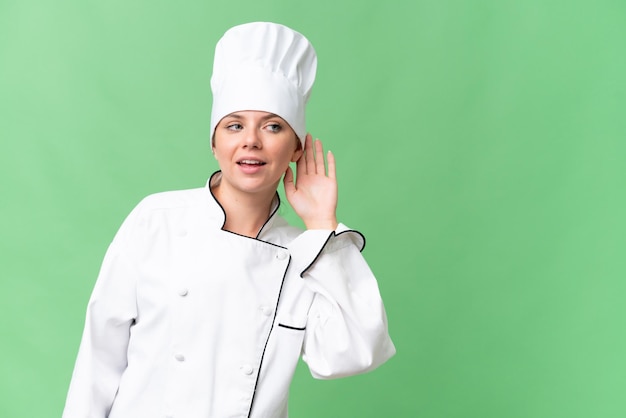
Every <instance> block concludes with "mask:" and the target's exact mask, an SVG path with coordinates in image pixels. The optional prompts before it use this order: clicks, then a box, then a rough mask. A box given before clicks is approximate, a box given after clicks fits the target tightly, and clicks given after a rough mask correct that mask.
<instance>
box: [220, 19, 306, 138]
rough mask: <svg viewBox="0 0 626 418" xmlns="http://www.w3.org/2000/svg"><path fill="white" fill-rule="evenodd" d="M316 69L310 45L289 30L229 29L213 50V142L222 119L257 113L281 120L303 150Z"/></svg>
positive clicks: (259, 25)
mask: <svg viewBox="0 0 626 418" xmlns="http://www.w3.org/2000/svg"><path fill="white" fill-rule="evenodd" d="M316 69H317V55H316V54H315V50H314V49H313V46H312V45H311V43H310V42H309V41H308V40H307V39H306V38H305V37H304V36H303V35H302V34H300V33H298V32H296V31H294V30H292V29H290V28H288V27H286V26H283V25H279V24H276V23H268V22H254V23H246V24H243V25H239V26H235V27H233V28H231V29H229V30H228V31H226V33H225V34H224V36H222V38H221V39H220V40H219V42H218V43H217V45H216V47H215V59H214V61H213V75H212V77H211V90H212V92H213V107H212V110H211V138H213V136H214V134H215V127H216V126H217V124H218V123H219V121H220V120H222V118H223V117H224V116H226V115H228V114H230V113H233V112H238V111H244V110H258V111H263V112H270V113H274V114H276V115H278V116H280V117H281V118H283V119H284V120H285V121H286V122H287V123H288V124H289V125H290V126H291V128H292V129H293V130H294V131H295V133H296V135H297V136H298V138H299V139H300V142H302V144H304V138H305V135H306V126H305V106H306V103H307V101H308V100H309V96H310V94H311V87H313V82H314V81H315V72H316Z"/></svg>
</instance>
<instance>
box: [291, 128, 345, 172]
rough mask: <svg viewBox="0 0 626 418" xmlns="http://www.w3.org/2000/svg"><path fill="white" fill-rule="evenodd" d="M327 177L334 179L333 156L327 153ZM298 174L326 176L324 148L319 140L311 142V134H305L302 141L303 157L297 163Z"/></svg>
mask: <svg viewBox="0 0 626 418" xmlns="http://www.w3.org/2000/svg"><path fill="white" fill-rule="evenodd" d="M326 159H327V161H328V177H330V178H333V179H335V178H336V168H335V167H336V165H335V156H334V154H333V153H332V152H330V151H328V153H327V155H326ZM296 167H297V170H298V173H303V174H311V175H314V174H321V175H326V162H325V161H324V146H323V145H322V141H320V140H319V139H316V140H315V141H314V140H313V137H312V136H311V134H307V135H306V138H305V140H304V155H303V156H302V157H301V158H300V159H299V160H298V162H297V166H296Z"/></svg>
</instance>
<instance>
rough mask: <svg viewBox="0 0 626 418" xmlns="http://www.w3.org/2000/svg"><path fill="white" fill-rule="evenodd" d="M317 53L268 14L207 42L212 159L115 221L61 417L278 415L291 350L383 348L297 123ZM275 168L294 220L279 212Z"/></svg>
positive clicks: (332, 366) (373, 356)
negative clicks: (194, 178) (202, 177)
mask: <svg viewBox="0 0 626 418" xmlns="http://www.w3.org/2000/svg"><path fill="white" fill-rule="evenodd" d="M316 63H317V59H316V55H315V52H314V50H313V48H312V46H311V45H310V44H309V42H308V41H307V40H306V38H304V37H303V36H302V35H301V34H299V33H297V32H294V31H293V30H291V29H289V28H287V27H285V26H281V25H277V24H272V23H250V24H245V25H241V26H236V27H234V28H232V29H230V30H229V31H227V32H226V34H224V36H223V37H222V39H221V40H220V41H219V42H218V45H217V47H216V51H215V61H214V69H213V76H212V78H211V88H212V91H213V108H212V113H211V132H212V135H211V136H212V138H211V141H212V149H213V153H214V155H215V158H216V159H217V161H218V164H219V167H220V171H218V172H216V173H214V174H213V175H212V176H211V178H210V179H209V181H208V182H207V186H206V187H205V188H201V189H192V190H183V191H174V192H165V193H159V194H156V195H152V196H149V197H147V198H146V199H144V200H143V201H142V202H141V203H140V204H139V205H138V206H137V207H136V208H135V209H134V210H133V211H132V212H131V214H130V215H129V217H128V218H127V219H126V220H125V222H124V224H123V225H122V227H121V228H120V230H119V232H118V233H117V235H116V236H115V239H114V240H113V242H112V243H111V246H110V247H109V249H108V251H107V254H106V256H105V259H104V262H103V265H102V269H101V272H100V274H99V277H98V280H97V283H96V286H95V288H94V291H93V294H92V296H91V299H90V302H89V306H88V309H87V319H86V323H85V330H84V333H83V339H82V341H81V346H80V350H79V354H78V358H77V361H76V366H75V369H74V374H73V377H72V382H71V385H70V390H69V393H68V398H67V403H66V407H65V411H64V415H63V416H64V417H65V418H74V417H76V418H77V417H81V418H84V417H98V418H103V417H110V418H119V417H123V418H144V417H150V418H152V417H166V416H170V417H217V418H222V417H286V416H287V409H288V408H287V397H288V392H289V384H290V382H291V379H292V376H293V372H294V370H295V367H296V364H297V361H298V358H299V357H300V355H302V357H303V359H304V360H305V361H306V362H307V364H308V366H309V368H310V370H311V373H312V374H313V376H315V377H317V378H321V379H326V378H334V377H342V376H349V375H353V374H357V373H362V372H366V371H368V370H372V369H374V368H375V367H377V366H378V365H380V364H381V363H383V362H384V361H386V360H387V359H388V358H389V357H391V356H392V355H393V354H394V353H395V348H394V346H393V343H392V342H391V340H390V338H389V335H388V332H387V321H386V316H385V311H384V308H383V304H382V301H381V299H380V295H379V291H378V287H377V283H376V279H375V278H374V276H373V275H372V273H371V271H370V269H369V268H368V266H367V264H366V262H365V260H364V259H363V257H362V256H361V253H360V251H361V250H362V248H363V245H364V238H363V236H362V235H361V234H359V233H358V232H355V231H352V230H350V229H348V228H347V227H346V226H344V225H343V224H340V223H338V222H337V219H336V213H335V209H336V205H337V183H336V180H335V160H334V157H333V155H332V154H331V153H330V152H329V153H328V157H327V158H328V174H326V167H325V162H324V155H323V149H322V144H321V142H320V141H315V142H313V141H312V138H311V136H310V135H308V134H306V129H305V118H304V110H305V104H306V101H307V100H308V97H309V94H310V90H311V87H312V85H313V81H314V78H315V71H316ZM290 162H297V164H296V170H297V172H296V176H295V179H294V175H293V173H292V171H291V168H289V163H290ZM283 175H284V187H285V193H286V196H287V199H288V200H289V202H290V203H291V205H292V207H293V209H294V210H295V212H296V213H297V214H298V215H299V216H300V217H301V218H302V220H303V222H304V224H305V226H306V231H301V230H299V229H297V228H294V227H291V226H289V225H288V224H287V223H286V222H285V220H284V219H283V218H282V217H281V216H279V215H278V214H277V212H278V208H279V205H280V201H279V198H278V194H277V193H276V189H277V187H278V184H279V182H280V179H281V177H283Z"/></svg>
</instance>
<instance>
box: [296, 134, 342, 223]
mask: <svg viewBox="0 0 626 418" xmlns="http://www.w3.org/2000/svg"><path fill="white" fill-rule="evenodd" d="M313 148H315V152H314V151H313ZM326 158H327V160H328V175H327V174H326V167H325V164H324V149H323V147H322V141H320V140H319V139H316V140H315V141H313V138H312V137H311V135H310V134H307V136H306V139H305V141H304V153H303V154H302V156H301V157H300V159H299V160H298V161H297V162H296V179H295V182H294V178H293V171H292V170H291V167H288V168H287V171H286V172H285V179H284V184H285V195H286V196H287V200H288V201H289V203H290V204H291V206H292V207H293V209H294V210H295V211H296V213H297V214H298V216H299V217H300V218H302V221H303V222H304V224H305V225H306V227H307V229H331V230H334V229H335V228H337V178H336V171H335V156H334V155H333V153H332V152H330V151H328V155H327V157H326Z"/></svg>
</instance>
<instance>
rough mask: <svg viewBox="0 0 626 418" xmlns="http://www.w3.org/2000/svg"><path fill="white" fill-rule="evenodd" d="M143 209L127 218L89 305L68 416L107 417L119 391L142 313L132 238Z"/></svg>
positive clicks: (68, 405) (107, 256)
mask: <svg viewBox="0 0 626 418" xmlns="http://www.w3.org/2000/svg"><path fill="white" fill-rule="evenodd" d="M138 211H139V210H138V209H137V208H136V209H135V210H134V211H133V212H131V214H130V215H129V216H128V218H127V219H126V220H125V221H124V223H123V224H122V226H121V228H120V230H119V231H118V233H117V234H116V236H115V238H114V239H113V242H112V243H111V245H110V246H109V248H108V250H107V253H106V255H105V257H104V261H103V263H102V267H101V269H100V273H99V275H98V279H97V281H96V285H95V287H94V290H93V292H92V294H91V298H90V300H89V304H88V306H87V315H86V319H85V328H84V331H83V336H82V340H81V343H80V348H79V351H78V356H77V359H76V364H75V366H74V372H73V374H72V380H71V383H70V388H69V391H68V395H67V399H66V404H65V409H64V411H63V418H87V417H88V418H105V417H106V416H107V415H108V414H109V411H110V409H111V406H112V404H113V400H114V398H115V395H116V393H117V389H118V386H119V382H120V378H121V376H122V373H123V372H124V370H125V368H126V364H127V360H126V359H127V357H126V352H127V347H128V340H129V334H130V326H131V325H132V324H133V322H134V321H135V318H136V315H137V303H136V296H135V294H136V292H135V287H136V285H135V284H136V280H137V271H136V267H135V262H134V245H133V241H134V239H135V231H136V229H137V224H138V213H137V212H138Z"/></svg>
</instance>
